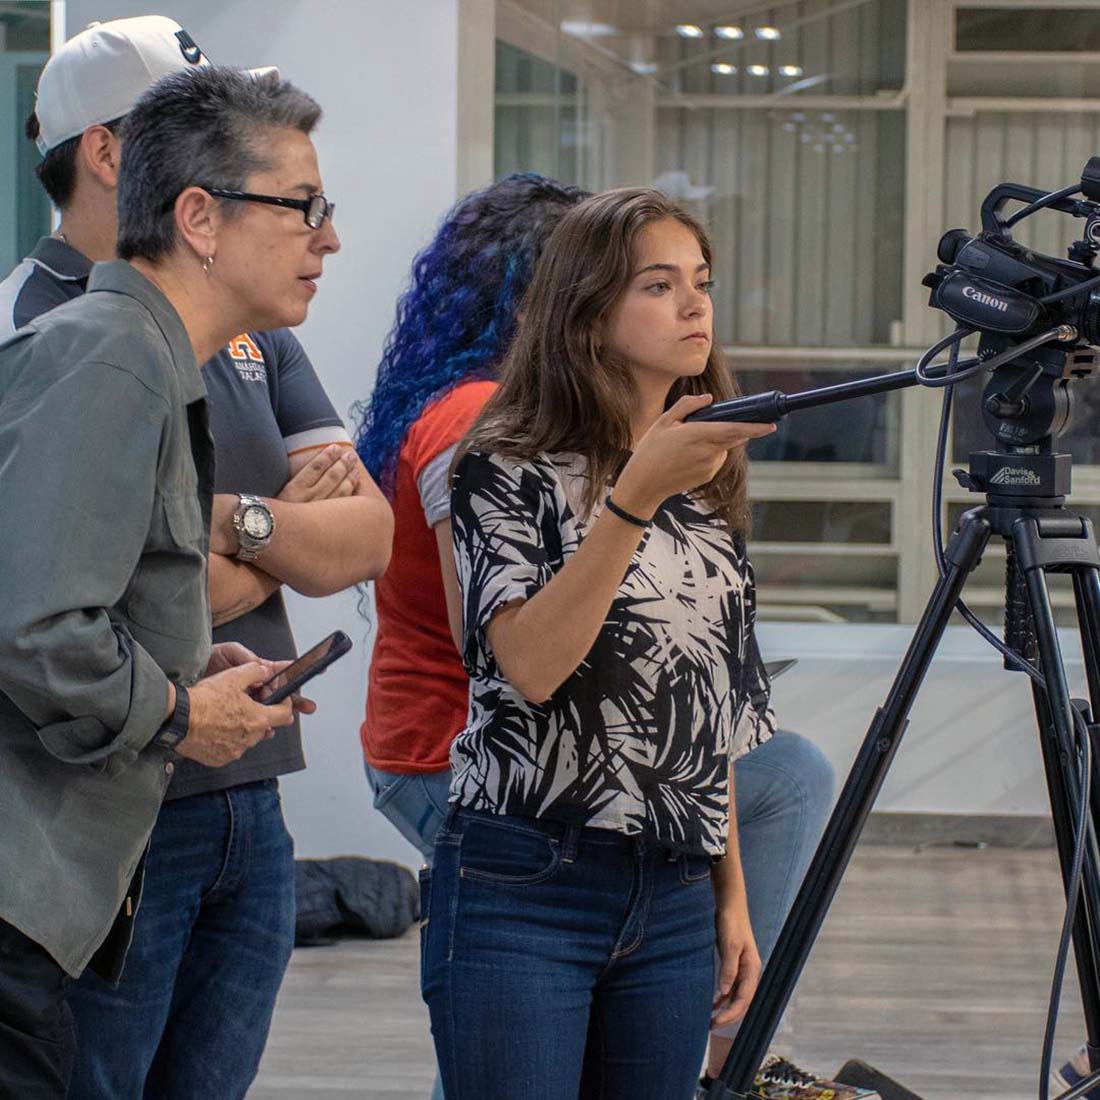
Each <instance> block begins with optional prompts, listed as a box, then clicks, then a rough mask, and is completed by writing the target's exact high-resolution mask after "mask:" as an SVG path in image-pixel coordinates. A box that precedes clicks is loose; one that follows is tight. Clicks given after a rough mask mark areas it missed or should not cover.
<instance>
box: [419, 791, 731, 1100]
mask: <svg viewBox="0 0 1100 1100" xmlns="http://www.w3.org/2000/svg"><path fill="white" fill-rule="evenodd" d="M421 875H422V879H421V883H422V897H421V904H422V907H423V908H422V912H423V914H424V915H423V917H422V921H423V923H422V931H421V962H422V973H421V980H422V985H423V991H424V999H425V1000H426V1001H427V1003H428V1008H429V1010H430V1012H431V1018H432V1035H433V1037H434V1039H435V1047H436V1055H437V1057H438V1060H439V1066H440V1072H441V1073H442V1076H443V1090H444V1092H445V1093H446V1095H447V1100H516V1098H517V1097H521V1096H522V1097H531V1098H532V1100H578V1098H580V1100H689V1098H690V1097H691V1096H692V1093H693V1088H694V1085H695V1081H696V1075H697V1073H698V1070H699V1066H700V1063H701V1062H702V1060H703V1052H704V1049H705V1046H706V1035H707V1022H708V1018H709V1013H710V1002H711V994H712V990H713V986H714V895H713V891H712V889H711V883H710V861H709V860H707V859H705V858H703V857H694V856H692V857H688V856H679V857H675V856H674V857H670V856H669V854H668V853H667V852H665V851H663V850H660V849H657V848H655V847H652V846H651V845H648V844H646V843H644V842H642V841H640V840H637V839H632V838H629V837H626V836H623V835H620V834H618V833H614V832H610V831H608V830H602V829H589V828H577V827H575V826H561V825H554V824H551V823H549V822H541V821H535V820H532V819H527V818H518V817H503V816H502V817H497V816H493V815H489V814H482V813H472V812H470V811H466V810H460V811H458V813H457V814H456V815H453V816H452V817H451V818H450V819H449V820H448V823H447V824H446V825H445V826H444V827H443V829H441V830H440V832H439V834H438V836H437V838H436V848H435V860H434V862H433V864H432V867H431V870H430V871H429V870H427V869H425V870H424V871H423V872H421Z"/></svg>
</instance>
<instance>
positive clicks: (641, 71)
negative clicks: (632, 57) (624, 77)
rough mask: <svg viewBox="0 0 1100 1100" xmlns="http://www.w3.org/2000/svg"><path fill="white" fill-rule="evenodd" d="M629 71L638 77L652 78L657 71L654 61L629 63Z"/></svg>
mask: <svg viewBox="0 0 1100 1100" xmlns="http://www.w3.org/2000/svg"><path fill="white" fill-rule="evenodd" d="M630 71H631V72H635V73H637V74H638V75H639V76H652V75H653V74H654V73H655V72H656V71H657V62H656V61H631V63H630Z"/></svg>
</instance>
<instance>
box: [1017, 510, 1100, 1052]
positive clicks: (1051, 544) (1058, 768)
mask: <svg viewBox="0 0 1100 1100" xmlns="http://www.w3.org/2000/svg"><path fill="white" fill-rule="evenodd" d="M1011 538H1012V541H1013V543H1014V544H1015V547H1016V554H1017V559H1018V561H1019V563H1020V568H1021V570H1022V571H1023V574H1024V580H1025V584H1026V587H1027V593H1028V604H1029V609H1030V612H1031V616H1032V622H1033V625H1034V629H1035V638H1036V641H1037V643H1038V648H1039V656H1040V667H1041V671H1042V673H1043V679H1044V680H1045V682H1046V690H1045V691H1044V690H1043V689H1042V688H1039V687H1038V686H1036V687H1034V688H1033V692H1032V694H1033V697H1034V702H1035V712H1036V718H1037V719H1038V723H1039V731H1040V745H1041V747H1042V754H1043V766H1044V769H1045V771H1046V778H1047V787H1048V789H1049V792H1050V804H1051V813H1052V816H1053V820H1054V829H1055V838H1056V840H1057V844H1058V854H1059V861H1060V863H1061V867H1062V877H1063V883H1064V885H1065V886H1066V887H1067V888H1068V885H1069V876H1070V868H1071V865H1072V859H1073V848H1074V835H1073V820H1074V817H1075V813H1074V811H1075V808H1076V806H1077V805H1078V800H1079V798H1080V794H1081V782H1080V777H1079V776H1078V773H1077V763H1076V762H1077V753H1076V749H1075V745H1076V729H1075V721H1074V713H1073V701H1072V699H1071V697H1070V691H1069V684H1068V682H1067V680H1066V672H1065V665H1064V663H1063V661H1062V652H1061V646H1060V644H1059V641H1058V633H1057V630H1056V628H1055V624H1054V614H1053V611H1052V610H1051V606H1050V596H1049V593H1048V591H1047V585H1046V576H1045V574H1044V572H1043V567H1044V566H1045V565H1070V566H1071V567H1072V568H1073V578H1074V592H1075V596H1076V599H1077V614H1078V619H1079V623H1080V627H1081V631H1082V643H1083V647H1084V656H1085V667H1086V671H1087V675H1088V680H1089V688H1090V694H1091V693H1092V691H1093V689H1094V687H1095V686H1096V685H1100V670H1098V669H1097V667H1096V656H1097V652H1096V636H1095V634H1093V633H1092V630H1093V627H1094V626H1095V624H1097V623H1100V586H1098V581H1097V575H1096V569H1095V567H1090V566H1089V565H1087V564H1081V555H1080V553H1079V549H1078V546H1077V545H1074V544H1079V543H1080V542H1081V541H1082V540H1081V538H1080V535H1078V536H1077V537H1070V538H1066V539H1060V538H1057V537H1055V538H1046V539H1044V538H1043V536H1042V535H1041V534H1040V529H1039V525H1038V522H1037V521H1036V520H1034V519H1024V520H1019V521H1017V522H1016V523H1015V524H1014V525H1013V529H1012V535H1011ZM1063 542H1064V543H1065V544H1066V548H1067V552H1066V553H1065V555H1064V556H1063V554H1062V552H1061V550H1060V546H1059V544H1060V543H1063ZM1089 542H1090V543H1092V540H1091V539H1090V540H1089ZM1092 546H1093V547H1094V546H1095V543H1092ZM1096 774H1097V765H1096V761H1095V757H1094V761H1093V776H1094V783H1095V776H1096ZM1095 789H1096V788H1095V786H1094V787H1093V790H1094V791H1095ZM1089 833H1090V835H1089V837H1088V838H1087V846H1086V851H1085V866H1084V873H1083V876H1082V888H1081V894H1080V896H1079V897H1078V899H1077V907H1076V912H1075V914H1074V922H1073V948H1074V958H1075V961H1076V967H1077V980H1078V986H1079V988H1080V993H1081V1001H1082V1007H1083V1010H1084V1016H1085V1027H1086V1031H1087V1041H1088V1046H1089V1053H1090V1062H1092V1064H1093V1068H1096V1058H1097V1054H1098V1053H1100V971H1098V966H1100V925H1098V923H1097V922H1098V919H1100V859H1098V857H1097V850H1096V836H1095V828H1094V825H1093V822H1090V827H1089Z"/></svg>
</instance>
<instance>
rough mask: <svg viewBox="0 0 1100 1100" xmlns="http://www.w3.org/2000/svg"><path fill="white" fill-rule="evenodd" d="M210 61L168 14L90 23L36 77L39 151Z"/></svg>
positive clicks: (124, 112) (117, 115)
mask: <svg viewBox="0 0 1100 1100" xmlns="http://www.w3.org/2000/svg"><path fill="white" fill-rule="evenodd" d="M208 64H209V61H208V60H207V58H206V55H205V54H204V53H203V52H202V50H201V49H199V47H198V45H196V43H195V40H194V39H193V38H192V37H191V36H190V35H189V34H188V33H187V32H186V31H185V30H184V29H183V28H182V27H181V26H180V25H179V24H178V23H177V22H176V21H175V20H173V19H168V18H167V17H166V16H163V15H140V16H137V17H136V18H133V19H114V20H112V21H111V22H110V23H91V24H89V25H88V27H87V28H86V29H85V30H82V31H81V32H80V33H79V34H77V35H74V36H73V37H72V38H70V39H69V41H68V42H66V43H65V45H64V46H62V47H61V49H60V50H58V51H57V53H55V54H54V55H53V57H51V58H50V60H49V61H47V62H46V66H45V68H44V69H43V70H42V75H41V76H40V77H39V78H38V91H37V93H36V97H35V107H34V111H35V114H36V115H37V116H38V126H39V133H38V137H37V139H36V144H37V145H38V151H39V152H40V153H43V154H45V153H48V152H49V151H50V150H51V149H53V148H55V147H56V146H58V145H60V144H61V143H62V142H63V141H68V140H69V139H70V138H74V137H76V136H77V135H78V134H82V133H83V132H84V131H85V130H87V129H88V127H89V126H96V125H102V124H103V123H105V122H111V121H113V120H114V119H116V118H122V116H123V115H127V114H129V113H130V111H131V110H132V109H133V107H134V105H135V104H136V103H137V101H138V100H139V99H140V98H141V97H142V96H143V95H144V94H145V92H146V91H148V89H149V88H150V87H151V86H152V85H153V84H155V83H156V82H157V81H158V80H160V79H161V77H165V76H168V75H169V73H175V72H179V71H180V70H181V69H190V68H195V67H197V66H200V65H208ZM252 71H253V73H254V74H257V75H258V74H259V73H261V72H277V71H278V70H276V69H256V70H252Z"/></svg>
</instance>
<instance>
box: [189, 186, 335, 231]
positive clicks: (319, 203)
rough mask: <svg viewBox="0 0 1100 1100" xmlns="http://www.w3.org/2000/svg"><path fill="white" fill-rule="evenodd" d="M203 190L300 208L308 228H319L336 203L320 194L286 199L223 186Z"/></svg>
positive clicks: (235, 198) (223, 196) (221, 196)
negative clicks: (304, 197) (306, 197)
mask: <svg viewBox="0 0 1100 1100" xmlns="http://www.w3.org/2000/svg"><path fill="white" fill-rule="evenodd" d="M203 190H204V191H205V192H206V193H207V194H208V195H213V196H214V198H216V199H232V200H233V201H234V202H262V203H266V204H267V205H268V206H285V207H288V208H289V209H291V210H300V211H301V212H302V217H303V218H304V219H305V223H306V225H308V226H309V227H310V229H320V228H321V226H322V225H324V224H325V219H326V218H331V217H332V215H333V213H334V212H335V210H336V203H334V202H329V201H328V199H327V198H325V196H324V195H322V194H317V195H310V196H309V198H308V199H287V198H283V197H282V196H281V195H256V194H253V193H252V192H251V191H229V190H227V189H226V188H224V187H204V188H203Z"/></svg>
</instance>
